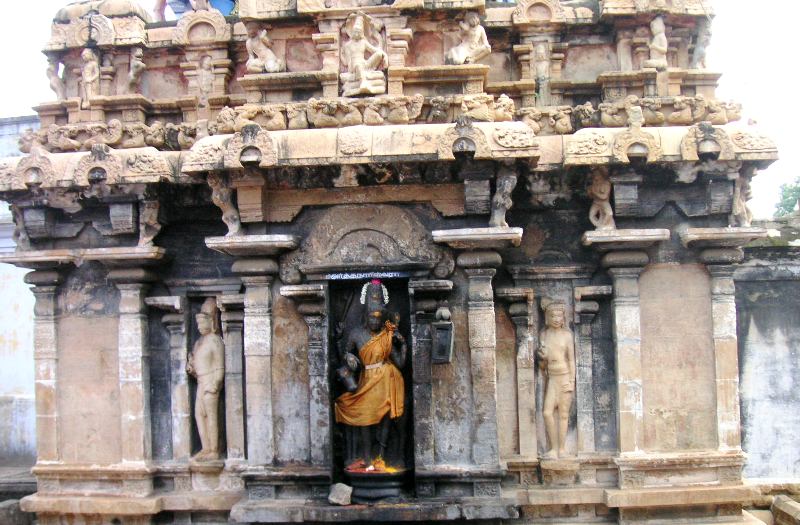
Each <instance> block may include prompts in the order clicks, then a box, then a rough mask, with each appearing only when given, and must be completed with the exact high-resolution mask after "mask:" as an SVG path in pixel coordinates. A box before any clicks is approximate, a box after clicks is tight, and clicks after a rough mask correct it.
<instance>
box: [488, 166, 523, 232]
mask: <svg viewBox="0 0 800 525" xmlns="http://www.w3.org/2000/svg"><path fill="white" fill-rule="evenodd" d="M516 187H517V174H516V172H515V171H514V168H513V167H512V166H505V165H501V166H500V167H499V168H498V171H497V188H496V190H495V192H494V197H493V198H492V213H491V215H490V216H489V226H490V227H492V228H508V223H507V222H506V213H508V210H510V209H511V207H512V206H513V205H514V201H513V200H512V199H511V194H512V193H513V192H514V188H516Z"/></svg>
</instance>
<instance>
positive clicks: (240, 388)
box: [217, 295, 245, 461]
mask: <svg viewBox="0 0 800 525" xmlns="http://www.w3.org/2000/svg"><path fill="white" fill-rule="evenodd" d="M217 302H218V304H219V308H220V311H221V312H222V315H221V317H222V338H223V340H224V341H225V440H226V442H227V445H228V461H231V460H244V459H245V435H244V428H245V426H244V383H243V377H242V376H243V367H244V363H243V359H242V356H243V343H244V338H243V332H244V312H243V310H242V308H243V307H244V296H242V295H223V296H221V297H220V298H219V299H218V301H217Z"/></svg>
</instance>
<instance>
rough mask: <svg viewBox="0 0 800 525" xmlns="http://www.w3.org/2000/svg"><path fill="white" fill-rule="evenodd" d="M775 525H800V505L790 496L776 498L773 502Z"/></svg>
mask: <svg viewBox="0 0 800 525" xmlns="http://www.w3.org/2000/svg"><path fill="white" fill-rule="evenodd" d="M772 515H773V516H774V517H775V525H800V503H798V502H796V501H795V500H793V499H791V498H790V497H788V496H776V497H775V501H773V502H772Z"/></svg>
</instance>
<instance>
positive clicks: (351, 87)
mask: <svg viewBox="0 0 800 525" xmlns="http://www.w3.org/2000/svg"><path fill="white" fill-rule="evenodd" d="M373 31H374V27H373V24H372V22H371V20H369V19H368V18H367V15H365V14H364V13H354V14H352V15H350V16H349V17H348V20H347V23H345V33H346V34H347V35H348V36H349V37H350V39H349V40H348V41H347V43H345V44H344V45H343V46H342V63H343V64H344V66H345V68H346V69H347V72H346V73H342V75H341V79H342V82H343V84H344V87H343V92H342V94H343V95H344V96H351V95H359V94H372V95H379V94H382V93H384V92H385V91H386V85H385V79H384V76H383V72H381V71H379V70H380V69H383V68H385V67H386V66H387V64H388V60H389V57H388V55H387V54H386V53H385V52H384V51H383V50H382V49H380V48H379V47H378V46H376V45H375V44H373V42H371V41H370V40H371V39H372V38H371V36H372V34H373Z"/></svg>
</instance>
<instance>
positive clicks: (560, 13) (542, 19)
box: [511, 0, 566, 25]
mask: <svg viewBox="0 0 800 525" xmlns="http://www.w3.org/2000/svg"><path fill="white" fill-rule="evenodd" d="M511 20H512V21H513V23H514V24H515V25H550V24H563V23H564V22H565V21H566V15H565V14H564V8H563V7H562V6H561V3H560V2H559V1H558V0H521V1H520V2H519V3H518V4H517V8H516V9H514V12H513V13H512V14H511Z"/></svg>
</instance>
